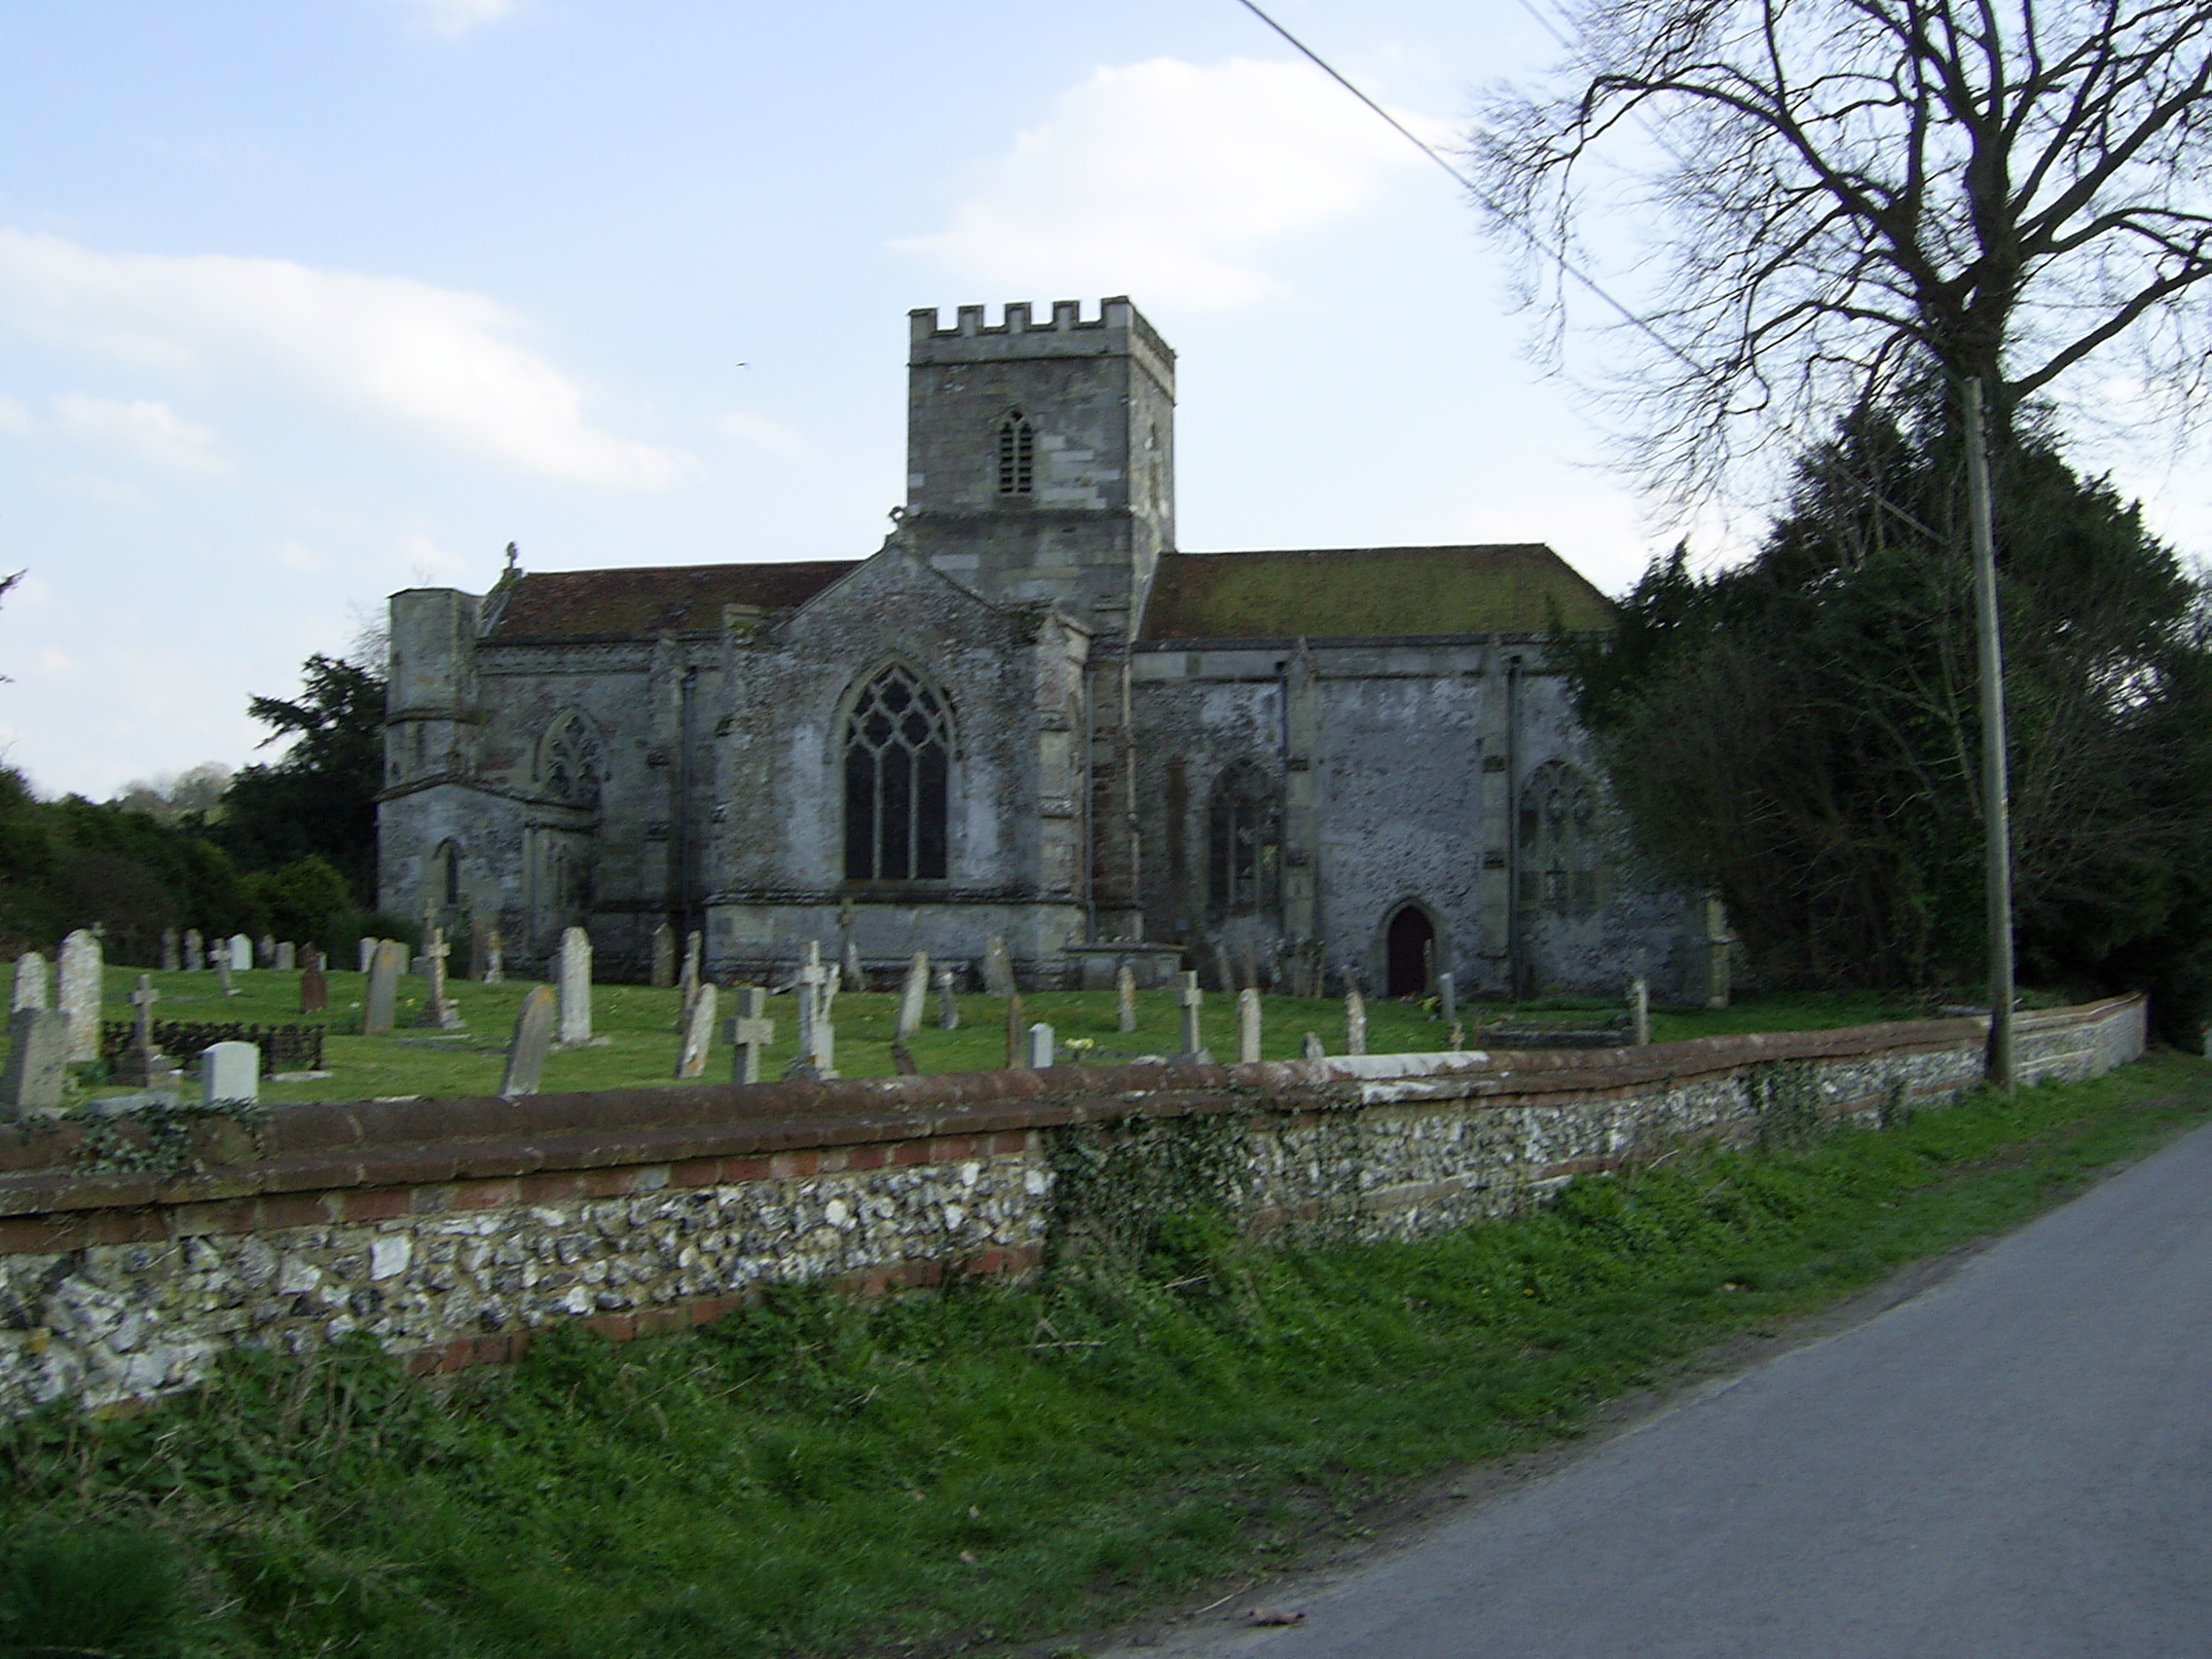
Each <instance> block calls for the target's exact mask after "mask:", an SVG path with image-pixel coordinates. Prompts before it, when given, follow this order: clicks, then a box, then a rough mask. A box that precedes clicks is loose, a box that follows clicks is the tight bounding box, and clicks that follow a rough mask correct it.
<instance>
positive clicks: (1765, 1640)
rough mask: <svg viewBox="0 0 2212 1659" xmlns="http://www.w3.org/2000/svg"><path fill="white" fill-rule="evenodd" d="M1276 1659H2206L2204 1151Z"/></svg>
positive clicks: (1368, 1575)
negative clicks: (2168, 1658)
mask: <svg viewBox="0 0 2212 1659" xmlns="http://www.w3.org/2000/svg"><path fill="white" fill-rule="evenodd" d="M1254 1600H1259V1601H1264V1602H1266V1603H1268V1604H1273V1605H1279V1606H1283V1607H1288V1608H1295V1609H1299V1610H1302V1611H1304V1612H1305V1613H1306V1615H1307V1617H1306V1620H1305V1622H1304V1623H1303V1624H1300V1625H1297V1626H1295V1627H1292V1628H1289V1629H1283V1630H1246V1629H1236V1630H1229V1629H1225V1628H1222V1627H1221V1626H1220V1625H1211V1626H1200V1627H1190V1626H1186V1627H1185V1628H1184V1630H1183V1631H1182V1632H1181V1633H1179V1634H1178V1635H1177V1636H1176V1637H1175V1638H1174V1639H1172V1640H1170V1641H1168V1642H1166V1643H1165V1644H1163V1645H1164V1646H1165V1647H1166V1648H1168V1649H1169V1650H1171V1651H1173V1652H1176V1653H1179V1654H1203V1655H1237V1656H1240V1659H1241V1656H1244V1655H1252V1654H1264V1655H1266V1659H1323V1656H1326V1659H1641V1656H1644V1655H1652V1656H1657V1655H1668V1656H1677V1655H1678V1656H1681V1659H1693V1656H1694V1659H1736V1656H1738V1655H1741V1656H1743V1659H1831V1656H1832V1659H1923V1656H1925V1659H1980V1656H1983V1655H1987V1656H1988V1659H2045V1656H2052V1659H2055V1656H2059V1655H2064V1656H2067V1659H2074V1656H2076V1655H2092V1654H2093V1655H2157V1656H2165V1655H2176V1656H2179V1655H2197V1654H2212V1126H2207V1127H2206V1128H2204V1129H2199V1130H2194V1131H2193V1132H2191V1133H2190V1134H2188V1135H2186V1136H2184V1137H2182V1138H2181V1139H2180V1140H2178V1141H2176V1142H2174V1143H2173V1144H2171V1145H2169V1146H2168V1147H2167V1148H2166V1149H2165V1150H2164V1151H2162V1152H2160V1153H2158V1154H2157V1156H2156V1157H2153V1158H2151V1159H2149V1160H2146V1161H2144V1162H2142V1163H2139V1164H2137V1165H2135V1166H2134V1167H2133V1168H2131V1169H2128V1170H2125V1171H2123V1172H2121V1173H2120V1175H2118V1176H2116V1177H2114V1178H2113V1179H2111V1180H2109V1181H2107V1182H2105V1183H2103V1184H2102V1185H2100V1186H2098V1187H2096V1188H2094V1189H2092V1190H2091V1191H2090V1192H2088V1193H2087V1194H2086V1195H2085V1196H2083V1198H2079V1199H2077V1200H2075V1201H2074V1202H2073V1203H2070V1204H2068V1205H2067V1206H2066V1207H2065V1208H2063V1209H2060V1210H2056V1211H2054V1212H2052V1213H2051V1214H2049V1215H2047V1216H2046V1217H2044V1218H2043V1219H2042V1220H2041V1221H2038V1222H2037V1223H2035V1224H2034V1225H2033V1226H2031V1227H2028V1228H2026V1229H2024V1230H2023V1231H2021V1232H2019V1233H2017V1234H2015V1235H2012V1236H2010V1237H2009V1238H2007V1239H2005V1240H2003V1241H2002V1242H2000V1243H1998V1244H1997V1245H1995V1246H1994V1247H1992V1248H1991V1249H1989V1250H1987V1251H1986V1252H1984V1253H1982V1254H1980V1255H1978V1256H1976V1257H1975V1258H1973V1259H1972V1261H1970V1262H1968V1263H1967V1264H1966V1265H1965V1266H1964V1267H1963V1268H1962V1269H1961V1270H1960V1271H1959V1272H1956V1273H1955V1274H1953V1275H1951V1276H1950V1277H1948V1278H1945V1279H1943V1280H1942V1281H1941V1282H1939V1283H1938V1284H1936V1286H1935V1287H1934V1288H1932V1289H1931V1290H1929V1291H1927V1292H1925V1293H1924V1294H1922V1295H1920V1296H1918V1297H1916V1298H1914V1299H1912V1300H1910V1301H1907V1302H1905V1303H1903V1304H1901V1305H1900V1306H1898V1307H1896V1308H1893V1309H1890V1310H1889V1311H1887V1312H1885V1313H1883V1314H1881V1315H1880V1316H1879V1317H1877V1318H1875V1319H1872V1320H1870V1321H1868V1322H1866V1323H1864V1324H1861V1325H1858V1326H1856V1327H1855V1328H1852V1329H1849V1330H1846V1331H1844V1332H1842V1333H1841V1334H1839V1335H1836V1336H1834V1337H1831V1338H1829V1339H1827V1340H1825V1341H1824V1342H1820V1343H1817V1344H1815V1345H1813V1346H1807V1347H1803V1348H1799V1349H1797V1350H1796V1351H1794V1352H1790V1353H1787V1354H1785V1355H1783V1356H1781V1357H1779V1358H1777V1359H1775V1360H1774V1361H1772V1362H1771V1363H1768V1364H1766V1365H1764V1366H1762V1367H1760V1368H1759V1369H1757V1370H1754V1371H1752V1372H1751V1373H1749V1374H1747V1375H1744V1376H1741V1377H1738V1378H1736V1379H1734V1380H1732V1381H1729V1382H1725V1383H1718V1384H1715V1385H1713V1386H1711V1387H1708V1388H1706V1389H1704V1390H1703V1391H1701V1392H1697V1393H1694V1394H1692V1395H1690V1396H1688V1397H1687V1398H1686V1399H1685V1400H1684V1401H1683V1402H1682V1403H1681V1404H1679V1405H1678V1406H1677V1407H1674V1408H1672V1409H1669V1410H1666V1411H1664V1412H1662V1413H1661V1414H1659V1415H1656V1416H1654V1417H1652V1418H1650V1419H1647V1420H1646V1421H1645V1422H1643V1423H1642V1424H1641V1426H1640V1427H1638V1428H1636V1429H1635V1430H1633V1431H1632V1432H1629V1433H1626V1434H1623V1435H1621V1436H1620V1437H1618V1438H1616V1439H1613V1440H1611V1441H1609V1442H1608V1443H1606V1444H1604V1445H1603V1446H1600V1447H1598V1448H1596V1449H1594V1450H1593V1451H1591V1452H1590V1453H1589V1454H1588V1455H1587V1456H1581V1457H1578V1458H1574V1459H1572V1460H1570V1461H1568V1462H1567V1463H1566V1465H1565V1466H1564V1467H1562V1468H1561V1469H1560V1470H1559V1471H1558V1472H1557V1473H1555V1474H1553V1475H1551V1476H1549V1477H1547V1478H1544V1479H1541V1480H1538V1481H1536V1482H1533V1483H1531V1484H1530V1485H1528V1486H1526V1487H1523V1488H1521V1489H1520V1490H1518V1491H1516V1492H1512V1493H1508V1494H1507V1495H1505V1496H1502V1497H1500V1498H1498V1499H1496V1500H1494V1501H1491V1502H1487V1503H1483V1504H1481V1505H1480V1506H1478V1507H1475V1508H1473V1509H1472V1510H1471V1512H1468V1513H1463V1514H1461V1515H1459V1516H1456V1517H1455V1518H1454V1519H1452V1520H1450V1521H1448V1522H1446V1523H1444V1524H1443V1525H1441V1526H1438V1527H1437V1528H1435V1529H1434V1530H1431V1531H1428V1532H1426V1533H1425V1534H1423V1535H1422V1536H1421V1537H1420V1538H1419V1539H1418V1540H1417V1541H1415V1542H1414V1543H1412V1544H1410V1545H1409V1546H1408V1547H1406V1548H1404V1549H1403V1550H1401V1551H1399V1552H1397V1553H1395V1554H1393V1555H1390V1556H1388V1557H1386V1558H1385V1559H1383V1560H1381V1561H1378V1562H1376V1563H1374V1564H1372V1565H1371V1566H1368V1567H1364V1568H1361V1569H1359V1570H1356V1571H1354V1572H1352V1573H1351V1574H1350V1575H1349V1576H1347V1577H1345V1578H1343V1579H1341V1580H1339V1581H1338V1582H1335V1583H1333V1584H1326V1585H1321V1586H1314V1587H1311V1588H1310V1589H1309V1592H1308V1593H1307V1594H1305V1595H1304V1596H1302V1595H1301V1593H1300V1591H1299V1590H1298V1589H1297V1587H1296V1586H1295V1585H1292V1586H1285V1587H1278V1588H1276V1589H1274V1590H1271V1591H1266V1592H1262V1593H1259V1594H1258V1595H1256V1596H1247V1597H1245V1598H1242V1599H1240V1600H1239V1601H1238V1602H1236V1603H1234V1604H1232V1605H1231V1607H1230V1608H1229V1609H1225V1611H1224V1613H1222V1614H1215V1615H1211V1617H1212V1618H1213V1619H1222V1618H1225V1617H1226V1616H1228V1614H1229V1613H1231V1612H1233V1611H1234V1610H1235V1608H1237V1607H1242V1606H1245V1605H1248V1604H1250V1603H1251V1602H1253V1601H1254Z"/></svg>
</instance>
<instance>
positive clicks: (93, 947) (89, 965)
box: [59, 928, 101, 1065]
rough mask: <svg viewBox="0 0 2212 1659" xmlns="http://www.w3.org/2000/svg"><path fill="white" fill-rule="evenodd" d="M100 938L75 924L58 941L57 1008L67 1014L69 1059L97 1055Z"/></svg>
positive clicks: (76, 1060) (75, 1061) (78, 1060)
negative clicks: (59, 951)
mask: <svg viewBox="0 0 2212 1659" xmlns="http://www.w3.org/2000/svg"><path fill="white" fill-rule="evenodd" d="M100 966H101V964H100V941H99V940H96V939H94V938H93V937H92V935H91V934H90V933H88V932H86V931H85V929H83V928H79V929H78V930H77V931H76V932H75V933H73V934H71V935H70V936H69V937H68V938H67V939H65V940H62V941H61V996H60V999H59V1000H60V1008H61V1012H62V1013H63V1014H66V1015H68V1017H69V1063H70V1064H71V1065H82V1064H84V1063H85V1062H86V1061H87V1060H96V1059H98V1058H99V1057H100Z"/></svg>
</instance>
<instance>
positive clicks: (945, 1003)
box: [937, 968, 960, 1031]
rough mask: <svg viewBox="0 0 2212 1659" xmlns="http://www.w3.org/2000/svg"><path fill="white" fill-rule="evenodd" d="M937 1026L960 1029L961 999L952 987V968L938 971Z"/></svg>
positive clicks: (954, 1029)
mask: <svg viewBox="0 0 2212 1659" xmlns="http://www.w3.org/2000/svg"><path fill="white" fill-rule="evenodd" d="M937 1028H938V1029H939V1030H940V1031H957V1030H959V1029H960V999H959V997H958V996H956V995H954V993H953V989H952V970H951V969H949V968H940V969H939V970H938V971H937Z"/></svg>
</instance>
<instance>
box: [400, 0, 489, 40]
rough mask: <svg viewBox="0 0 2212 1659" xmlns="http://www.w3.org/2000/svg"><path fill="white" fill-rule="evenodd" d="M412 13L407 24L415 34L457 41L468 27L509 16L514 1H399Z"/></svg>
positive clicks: (481, 25) (467, 30) (469, 28)
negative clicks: (411, 19) (411, 20)
mask: <svg viewBox="0 0 2212 1659" xmlns="http://www.w3.org/2000/svg"><path fill="white" fill-rule="evenodd" d="M398 3H399V4H400V5H401V6H403V7H405V8H406V9H407V10H408V11H410V12H412V13H414V15H415V18H414V21H413V22H411V23H409V24H408V28H409V31H410V32H412V33H415V34H431V35H436V36H438V38H439V39H441V40H459V39H460V38H461V36H462V35H464V34H467V33H468V32H469V31H470V30H471V29H477V28H482V27H483V26H484V25H485V24H486V23H496V22H498V20H499V19H500V18H504V17H509V16H511V15H512V14H513V12H514V9H515V0H398Z"/></svg>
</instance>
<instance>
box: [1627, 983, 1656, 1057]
mask: <svg viewBox="0 0 2212 1659" xmlns="http://www.w3.org/2000/svg"><path fill="white" fill-rule="evenodd" d="M1628 1027H1629V1040H1630V1041H1631V1042H1633V1043H1634V1044H1635V1045H1636V1046H1637V1047H1638V1048H1639V1049H1643V1048H1648V1047H1650V1044H1651V986H1650V985H1649V983H1647V982H1646V981H1645V980H1643V979H1641V978H1636V979H1631V980H1630V981H1629V982H1628Z"/></svg>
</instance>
